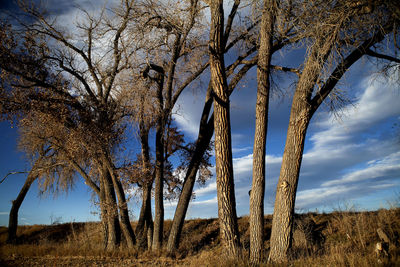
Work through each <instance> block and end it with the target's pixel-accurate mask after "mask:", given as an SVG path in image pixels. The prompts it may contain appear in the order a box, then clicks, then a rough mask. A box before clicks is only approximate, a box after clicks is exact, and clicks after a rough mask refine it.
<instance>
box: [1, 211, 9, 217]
mask: <svg viewBox="0 0 400 267" xmlns="http://www.w3.org/2000/svg"><path fill="white" fill-rule="evenodd" d="M9 214H10V212H9V211H0V215H7V216H8V215H9Z"/></svg>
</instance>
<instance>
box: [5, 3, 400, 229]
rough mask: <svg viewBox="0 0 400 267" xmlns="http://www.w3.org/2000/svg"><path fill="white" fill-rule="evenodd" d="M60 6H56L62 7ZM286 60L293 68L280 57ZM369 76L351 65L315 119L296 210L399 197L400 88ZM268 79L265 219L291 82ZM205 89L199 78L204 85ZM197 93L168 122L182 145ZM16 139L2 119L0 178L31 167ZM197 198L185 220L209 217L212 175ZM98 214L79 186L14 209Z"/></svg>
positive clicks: (42, 214) (47, 216)
mask: <svg viewBox="0 0 400 267" xmlns="http://www.w3.org/2000/svg"><path fill="white" fill-rule="evenodd" d="M50 2H51V1H50ZM61 2H62V1H61ZM88 2H89V1H84V2H83V3H84V4H87V3H88ZM6 3H8V2H4V1H1V2H0V8H2V9H3V10H4V9H8V10H10V5H9V4H6ZM62 3H64V2H62ZM62 3H61V4H60V5H58V7H62V6H63V4H62ZM54 12H55V13H61V15H62V16H64V17H65V18H67V17H69V16H70V15H71V14H75V13H74V12H75V11H74V10H73V9H72V8H70V6H68V5H66V6H64V8H61V9H60V8H57V9H55V11H54ZM298 55H299V54H296V53H294V54H293V55H291V57H290V58H291V59H293V60H296V56H297V57H298ZM281 57H282V56H279V55H277V56H275V58H274V61H275V63H277V62H281V61H282V58H281ZM285 61H287V62H291V61H290V60H288V57H287V56H286V60H285ZM376 73H377V70H376V69H375V67H374V65H373V64H372V63H371V62H370V61H367V60H361V61H360V62H358V63H357V64H355V65H354V66H353V67H352V68H351V69H350V70H349V72H348V73H347V75H346V77H345V78H344V79H343V80H342V81H341V84H340V88H341V89H342V90H344V92H345V93H346V96H347V98H348V99H349V103H348V104H346V105H344V106H343V107H342V109H341V110H340V111H338V112H337V113H335V114H333V113H330V112H329V111H328V108H326V107H322V108H321V109H320V110H319V111H318V112H317V113H316V114H315V116H314V118H313V120H312V123H311V124H310V127H309V130H308V133H307V140H306V145H305V153H304V158H303V163H302V168H301V173H300V180H299V187H298V193H297V198H296V209H297V211H299V212H301V211H314V210H316V209H318V210H319V211H331V210H334V209H339V208H344V207H346V206H354V207H356V208H357V209H361V210H374V209H379V208H381V207H388V205H389V203H393V202H395V201H396V200H397V201H399V200H400V105H399V103H400V88H399V84H397V83H396V82H394V81H393V80H391V79H384V78H382V77H381V76H379V75H377V74H376ZM255 78H256V75H255V70H252V71H251V72H250V73H249V74H248V76H247V77H246V79H245V80H244V81H243V82H242V83H241V84H240V85H239V86H238V87H237V89H236V91H235V92H234V93H233V94H232V97H231V112H232V115H231V117H232V122H231V123H232V138H233V140H232V141H233V157H234V159H233V163H234V176H235V191H236V200H237V211H238V215H239V216H243V215H247V214H248V213H249V196H248V191H249V190H250V187H251V178H252V150H253V139H254V123H255V114H254V109H255V100H256V82H255ZM274 79H275V82H276V85H277V86H276V88H275V89H274V93H273V98H272V100H271V101H272V102H271V105H270V115H269V125H268V141H267V154H268V155H267V157H266V160H267V169H266V174H267V182H266V196H265V212H266V213H272V211H273V203H274V198H275V187H276V183H277V180H278V177H279V170H280V165H281V160H282V153H283V150H284V145H285V138H286V131H287V124H288V121H289V112H290V105H291V95H292V92H293V87H292V86H290V84H291V79H289V78H287V77H286V76H280V78H276V77H275V78H274ZM207 83H208V82H207V78H206V77H204V84H207ZM204 94H205V88H199V89H198V90H196V92H193V90H188V91H186V92H184V94H183V95H182V97H181V98H180V100H179V103H178V105H177V107H176V109H175V110H174V112H175V115H174V118H175V119H176V122H177V124H178V126H179V128H180V129H182V131H183V132H184V133H185V135H186V138H187V140H188V141H192V140H194V139H195V138H196V137H197V132H198V123H199V120H200V114H201V110H202V105H203V102H204ZM16 140H17V130H16V129H14V128H10V124H9V123H7V122H1V123H0V177H4V176H5V175H6V174H7V173H8V172H10V171H23V170H29V166H30V165H29V162H27V161H26V160H25V159H24V156H23V154H21V153H20V152H18V150H17V148H16ZM214 171H215V170H214V169H213V172H214ZM25 178H26V175H25V174H18V175H13V176H10V177H8V178H7V180H5V181H4V182H3V183H2V184H0V225H7V224H8V212H9V209H10V207H11V200H12V199H15V198H16V196H17V194H18V192H19V190H20V188H21V187H22V185H23V183H24V180H25ZM195 194H196V198H195V200H194V201H192V203H191V204H190V207H189V211H188V217H189V218H197V217H202V218H204V217H216V216H217V198H216V181H215V175H214V176H213V178H212V179H211V180H209V181H208V182H207V183H206V185H205V186H202V187H199V186H198V185H196V187H195ZM397 203H398V202H397ZM175 205H176V202H174V201H166V202H165V214H166V217H167V218H171V217H172V216H173V213H174V210H175ZM139 208H140V202H139V199H137V198H135V197H132V198H131V201H130V209H131V210H132V213H133V217H134V218H137V216H138V210H139ZM97 213H98V210H97V208H96V207H95V205H94V204H93V202H92V201H91V193H90V191H89V189H88V187H87V186H86V185H84V184H83V183H82V182H81V181H80V180H79V181H78V182H77V184H76V186H75V188H74V190H73V191H71V192H70V193H68V195H65V194H62V195H59V196H58V197H56V198H54V197H53V196H52V195H50V196H48V195H44V196H39V195H38V190H37V184H34V185H33V186H32V188H31V190H30V191H29V192H28V195H27V197H26V199H25V202H24V203H23V205H22V207H21V209H20V223H21V224H43V223H51V222H52V221H54V220H61V221H63V222H66V221H88V220H97V219H98V214H97Z"/></svg>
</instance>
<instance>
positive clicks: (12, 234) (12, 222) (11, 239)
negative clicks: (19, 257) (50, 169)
mask: <svg viewBox="0 0 400 267" xmlns="http://www.w3.org/2000/svg"><path fill="white" fill-rule="evenodd" d="M35 165H36V164H35ZM36 178H37V175H36V174H35V166H34V167H32V170H31V171H30V172H29V174H28V177H27V178H26V180H25V183H24V185H23V186H22V188H21V191H20V192H19V194H18V196H17V198H16V199H15V200H13V201H12V206H11V210H10V215H9V221H8V237H7V243H10V244H15V243H16V242H17V227H18V211H19V208H20V207H21V204H22V202H23V201H24V199H25V196H26V194H27V193H28V191H29V188H30V187H31V185H32V183H33V182H34V181H35V180H36Z"/></svg>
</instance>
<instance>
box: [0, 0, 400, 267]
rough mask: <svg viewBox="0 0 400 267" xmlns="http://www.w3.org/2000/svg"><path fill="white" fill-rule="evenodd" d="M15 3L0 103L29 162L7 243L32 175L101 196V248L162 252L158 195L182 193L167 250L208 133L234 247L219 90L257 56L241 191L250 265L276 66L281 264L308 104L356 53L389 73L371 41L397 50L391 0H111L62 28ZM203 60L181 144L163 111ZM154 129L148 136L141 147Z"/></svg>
mask: <svg viewBox="0 0 400 267" xmlns="http://www.w3.org/2000/svg"><path fill="white" fill-rule="evenodd" d="M20 8H21V11H22V12H23V14H24V18H25V17H29V19H28V20H26V19H23V20H22V19H18V18H16V19H17V20H18V25H17V26H15V25H14V26H11V25H9V24H7V23H6V22H2V24H1V27H0V71H1V73H0V75H1V76H0V83H1V84H0V112H1V118H2V119H7V120H12V121H15V123H16V124H17V126H18V128H19V131H20V144H19V145H20V147H21V149H23V150H24V151H25V152H26V154H27V155H28V157H29V158H30V159H31V160H32V162H33V164H32V165H33V167H32V170H31V171H30V172H29V175H28V178H27V182H26V184H25V185H24V188H23V190H21V193H20V195H19V196H18V198H17V199H16V200H15V201H14V202H13V208H12V211H13V212H12V213H10V227H9V231H10V233H9V241H10V242H14V241H15V240H16V234H15V231H16V225H17V215H16V214H17V213H18V208H19V206H20V205H21V202H22V200H23V198H24V196H25V194H26V192H27V189H29V186H30V185H31V184H32V182H33V180H35V179H36V178H39V179H40V181H41V183H40V185H41V189H42V191H43V192H48V191H52V192H58V191H60V190H68V189H70V188H71V187H72V185H73V184H74V182H75V181H76V178H77V177H82V178H83V180H84V182H85V184H87V185H88V186H89V187H90V188H91V189H92V190H93V192H94V194H95V196H96V198H97V200H98V201H97V202H98V203H99V207H100V210H101V221H102V224H103V228H104V246H105V247H106V248H109V249H113V248H115V247H117V246H119V245H120V244H121V242H122V240H124V244H126V246H127V247H129V248H131V247H133V246H135V245H137V246H139V247H141V248H146V247H147V248H148V249H153V250H159V249H161V248H162V246H163V244H162V239H163V222H164V206H163V201H164V199H171V198H176V199H178V204H177V208H176V211H175V214H174V218H173V222H172V226H171V231H170V233H169V239H168V244H167V251H168V252H169V253H171V254H173V253H174V251H175V250H176V249H177V248H178V247H179V239H180V234H181V231H182V227H183V223H184V219H185V216H186V212H187V209H188V205H189V202H190V200H191V199H192V198H193V187H194V184H195V182H196V180H197V181H199V182H200V183H201V184H204V183H205V182H206V180H207V179H209V178H210V177H211V172H210V170H209V167H210V166H211V163H210V159H211V149H212V145H213V144H212V142H211V138H212V136H213V134H214V129H215V159H216V176H217V177H216V179H217V197H218V215H219V221H220V229H221V236H222V240H223V243H224V245H225V247H226V251H227V253H228V254H229V255H230V256H238V255H240V254H241V251H240V250H241V245H240V237H239V231H238V225H237V218H236V203H235V193H234V176H233V165H232V148H231V133H230V114H229V113H230V108H229V97H230V95H231V93H232V92H233V90H234V88H235V87H236V86H237V84H238V83H239V82H240V80H241V79H242V78H243V77H244V76H245V75H246V73H247V72H248V71H249V70H250V69H251V68H252V67H254V66H257V80H258V90H257V104H256V132H255V142H254V153H253V184H252V191H251V192H252V193H251V196H250V243H251V244H250V259H251V261H252V262H253V263H260V262H261V261H262V260H263V259H264V256H263V251H264V247H263V244H264V235H263V229H264V227H263V217H264V207H263V203H264V192H265V155H266V135H267V123H268V120H267V119H268V103H269V95H270V88H271V84H270V80H271V77H272V75H273V73H274V72H273V71H274V70H275V71H283V72H292V73H295V74H296V77H297V81H296V89H295V91H294V96H293V103H292V110H291V117H290V122H289V128H288V134H287V142H286V146H285V151H284V154H283V162H282V168H281V174H280V178H279V182H278V185H277V195H276V201H275V210H274V219H273V226H272V235H271V252H270V254H269V259H270V260H271V261H274V262H281V261H284V260H287V258H288V251H289V249H290V246H291V238H292V237H291V235H292V226H293V215H294V200H295V196H296V190H297V183H298V179H299V173H300V165H301V159H302V153H303V147H304V142H305V135H306V131H307V127H308V123H309V122H310V120H311V118H312V116H313V114H314V113H315V111H316V110H317V109H318V108H319V106H320V105H321V104H322V103H323V102H327V101H325V100H326V99H327V98H331V99H334V98H336V99H337V98H338V97H337V96H338V94H335V86H336V84H337V82H338V81H339V80H340V79H341V77H342V76H343V75H344V73H345V72H346V71H347V69H348V68H350V67H351V65H352V64H354V63H355V62H356V61H357V60H359V59H360V58H361V57H363V56H364V55H365V56H373V57H376V58H380V59H383V60H385V61H386V62H390V63H389V65H386V69H388V68H390V67H393V66H394V67H398V64H399V60H398V59H397V58H396V57H394V56H389V55H384V54H383V53H382V51H383V50H385V47H383V46H379V44H380V43H381V42H382V40H383V39H384V38H385V37H386V38H389V39H390V40H392V41H393V45H394V47H395V49H399V47H398V40H397V39H398V35H397V32H398V25H399V19H400V18H399V14H400V12H399V8H398V7H397V5H396V3H395V1H367V0H365V1H357V2H354V1H345V0H343V1H336V0H335V1H334V0H332V1H322V0H321V1H319V0H315V1H292V0H281V1H278V0H264V1H254V0H253V1H250V0H248V1H240V0H235V1H233V3H231V7H230V11H229V13H227V14H228V16H227V18H226V19H225V17H224V16H225V13H224V1H223V0H218V1H217V0H215V1H214V0H213V1H200V0H183V1H172V0H163V1H162V0H136V1H133V0H121V2H120V4H119V5H116V6H115V7H107V6H105V7H103V9H101V11H100V12H99V13H97V14H91V13H90V12H89V11H87V10H85V9H80V11H79V12H80V14H81V19H80V20H79V21H76V23H75V27H74V28H73V29H68V28H65V27H62V26H61V25H60V23H59V22H58V21H57V18H54V17H52V16H51V14H48V13H47V12H46V10H45V8H44V7H37V6H33V5H31V4H28V3H27V2H24V1H21V2H20ZM208 10H210V14H211V15H210V19H211V20H210V21H207V18H208V17H207V16H206V15H205V14H207V13H206V12H207V11H208ZM390 33H393V36H392V37H390V36H389V37H388V35H389V34H390ZM294 46H304V47H305V50H306V51H307V52H306V53H305V55H304V63H303V64H302V65H300V66H298V67H297V68H293V67H286V66H278V65H272V64H271V57H272V55H273V54H274V53H275V52H277V51H280V50H282V49H284V48H290V47H294ZM228 53H229V62H228V61H227V62H225V55H227V54H228ZM227 58H228V57H227ZM207 69H209V71H210V82H209V85H208V88H207V93H206V99H205V103H204V107H203V111H202V116H201V120H200V122H199V133H198V137H197V139H196V141H195V142H194V143H191V144H187V143H185V138H184V136H183V134H182V133H181V132H180V131H179V129H178V128H177V127H176V124H175V122H174V120H173V116H172V115H173V110H174V107H175V105H176V103H177V101H178V99H179V97H180V96H181V94H182V92H183V91H184V90H185V89H187V88H196V87H200V86H202V84H203V83H202V82H199V81H200V77H201V76H202V74H203V73H204V72H205V71H206V70H207ZM332 103H334V104H335V103H337V102H334V101H332ZM151 133H154V141H155V143H154V146H150V144H149V139H150V140H152V138H151V136H152V135H151ZM132 135H135V137H136V140H137V141H138V142H139V143H140V147H141V150H140V152H139V151H138V152H139V153H137V157H135V158H131V157H130V156H127V155H129V153H127V152H126V148H125V147H126V146H127V144H129V142H131V140H130V139H132V137H131V136H132ZM151 147H153V148H154V151H152V149H151ZM176 156H180V158H181V165H179V166H174V165H173V164H172V163H171V162H172V160H171V159H172V158H173V157H176ZM153 186H154V188H153ZM133 187H137V188H138V189H139V191H140V192H141V196H142V206H141V210H140V216H139V220H138V224H137V227H136V229H135V230H133V229H132V226H131V224H130V221H129V213H128V201H127V198H126V194H127V191H128V189H129V191H131V190H130V189H132V188H133ZM152 196H154V203H155V216H154V220H153V215H152V210H151V201H152Z"/></svg>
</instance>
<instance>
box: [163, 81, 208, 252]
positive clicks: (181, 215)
mask: <svg viewBox="0 0 400 267" xmlns="http://www.w3.org/2000/svg"><path fill="white" fill-rule="evenodd" d="M211 106H212V97H211V87H209V88H208V91H207V96H206V102H205V104H204V108H203V113H202V117H201V121H200V129H199V134H198V137H197V141H196V148H195V151H194V153H193V156H192V158H191V159H190V163H189V167H188V170H187V172H186V176H185V180H184V183H183V186H182V192H181V194H180V196H179V201H178V204H177V206H176V210H175V214H174V219H173V221H172V225H171V231H170V233H169V238H168V244H167V252H168V253H169V254H172V253H173V252H174V251H175V249H177V248H178V245H179V239H180V235H181V233H182V227H183V224H184V222H185V216H186V212H187V209H188V207H189V202H190V199H191V197H192V193H193V187H194V184H195V182H196V174H197V171H198V170H199V167H200V162H201V159H202V157H203V155H204V152H205V151H206V150H207V147H208V146H209V144H210V141H211V138H212V136H213V133H214V119H213V116H212V118H210V120H208V116H209V114H210V110H211Z"/></svg>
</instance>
